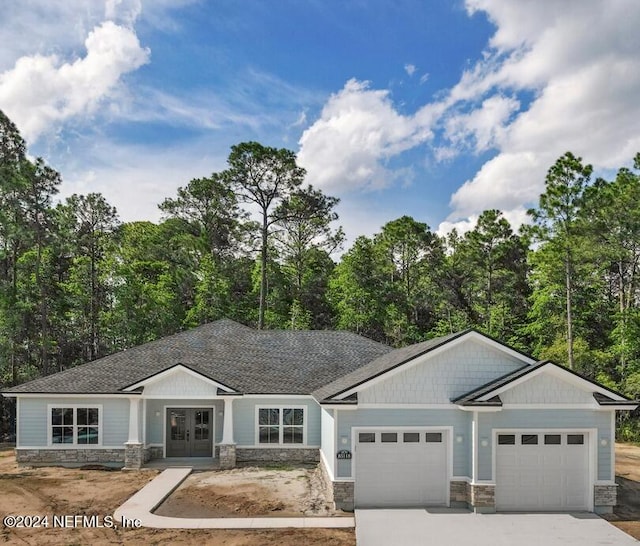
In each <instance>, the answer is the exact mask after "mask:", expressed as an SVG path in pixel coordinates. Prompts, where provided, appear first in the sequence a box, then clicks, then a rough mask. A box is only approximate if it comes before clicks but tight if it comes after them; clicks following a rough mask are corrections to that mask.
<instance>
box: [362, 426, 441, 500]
mask: <svg viewBox="0 0 640 546" xmlns="http://www.w3.org/2000/svg"><path fill="white" fill-rule="evenodd" d="M446 435H447V432H446V431H445V430H443V431H432V430H430V431H428V432H427V431H425V430H398V431H394V430H384V431H374V430H367V431H363V430H360V431H358V432H357V433H356V451H355V505H356V506H357V507H359V508H363V507H391V506H430V505H445V504H447V493H448V487H449V480H448V472H447V451H448V450H447V437H446Z"/></svg>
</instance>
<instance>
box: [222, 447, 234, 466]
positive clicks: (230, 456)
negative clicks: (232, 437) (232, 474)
mask: <svg viewBox="0 0 640 546" xmlns="http://www.w3.org/2000/svg"><path fill="white" fill-rule="evenodd" d="M219 460H220V468H221V469H222V470H227V469H229V468H235V467H236V445H235V444H221V445H220V459H219Z"/></svg>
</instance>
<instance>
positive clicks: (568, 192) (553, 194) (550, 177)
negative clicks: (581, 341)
mask: <svg viewBox="0 0 640 546" xmlns="http://www.w3.org/2000/svg"><path fill="white" fill-rule="evenodd" d="M592 171H593V168H592V167H591V165H583V164H582V158H579V157H575V156H574V155H573V154H572V153H571V152H566V153H565V154H564V155H563V156H562V157H560V158H559V159H558V160H557V161H556V162H555V164H554V165H553V166H552V167H551V168H550V169H549V172H548V173H547V177H546V179H545V192H544V193H543V194H542V195H541V196H540V202H539V204H538V207H537V208H536V209H531V210H530V211H529V213H530V215H531V217H532V218H533V221H534V225H535V230H534V232H533V233H534V235H535V237H536V239H537V240H538V241H539V242H540V243H542V244H546V245H549V246H550V248H553V249H554V251H555V252H554V254H553V256H554V257H555V258H556V259H557V260H558V261H559V262H560V264H561V267H562V270H563V272H564V297H565V304H566V305H565V308H566V315H565V324H566V335H567V361H568V364H569V367H570V368H573V367H574V355H573V342H574V316H573V313H574V305H573V304H574V289H575V282H576V280H575V273H576V260H577V259H578V257H577V248H578V247H579V245H580V241H579V239H580V238H581V237H582V234H581V230H580V226H579V222H578V219H579V214H580V209H581V207H582V203H583V198H584V191H585V189H586V187H587V185H588V183H589V181H590V178H591V173H592Z"/></svg>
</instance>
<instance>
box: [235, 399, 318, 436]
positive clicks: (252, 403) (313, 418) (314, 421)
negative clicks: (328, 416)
mask: <svg viewBox="0 0 640 546" xmlns="http://www.w3.org/2000/svg"><path fill="white" fill-rule="evenodd" d="M266 406H281V407H287V406H306V408H307V411H306V419H307V425H306V426H307V445H309V446H319V445H320V406H319V405H318V403H317V402H316V401H315V400H312V399H310V398H275V397H274V398H250V397H246V396H243V397H242V398H239V399H237V400H235V401H234V402H233V435H234V439H235V441H236V444H237V445H238V446H239V447H241V446H253V445H256V407H266Z"/></svg>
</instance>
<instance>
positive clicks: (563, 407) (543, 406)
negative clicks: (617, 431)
mask: <svg viewBox="0 0 640 546" xmlns="http://www.w3.org/2000/svg"><path fill="white" fill-rule="evenodd" d="M502 407H503V408H504V409H518V410H519V409H530V410H544V409H553V410H556V409H557V410H568V409H584V410H598V409H602V406H600V405H599V404H598V402H596V400H595V398H594V399H593V403H592V404H591V403H589V404H560V403H557V404H502Z"/></svg>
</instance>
